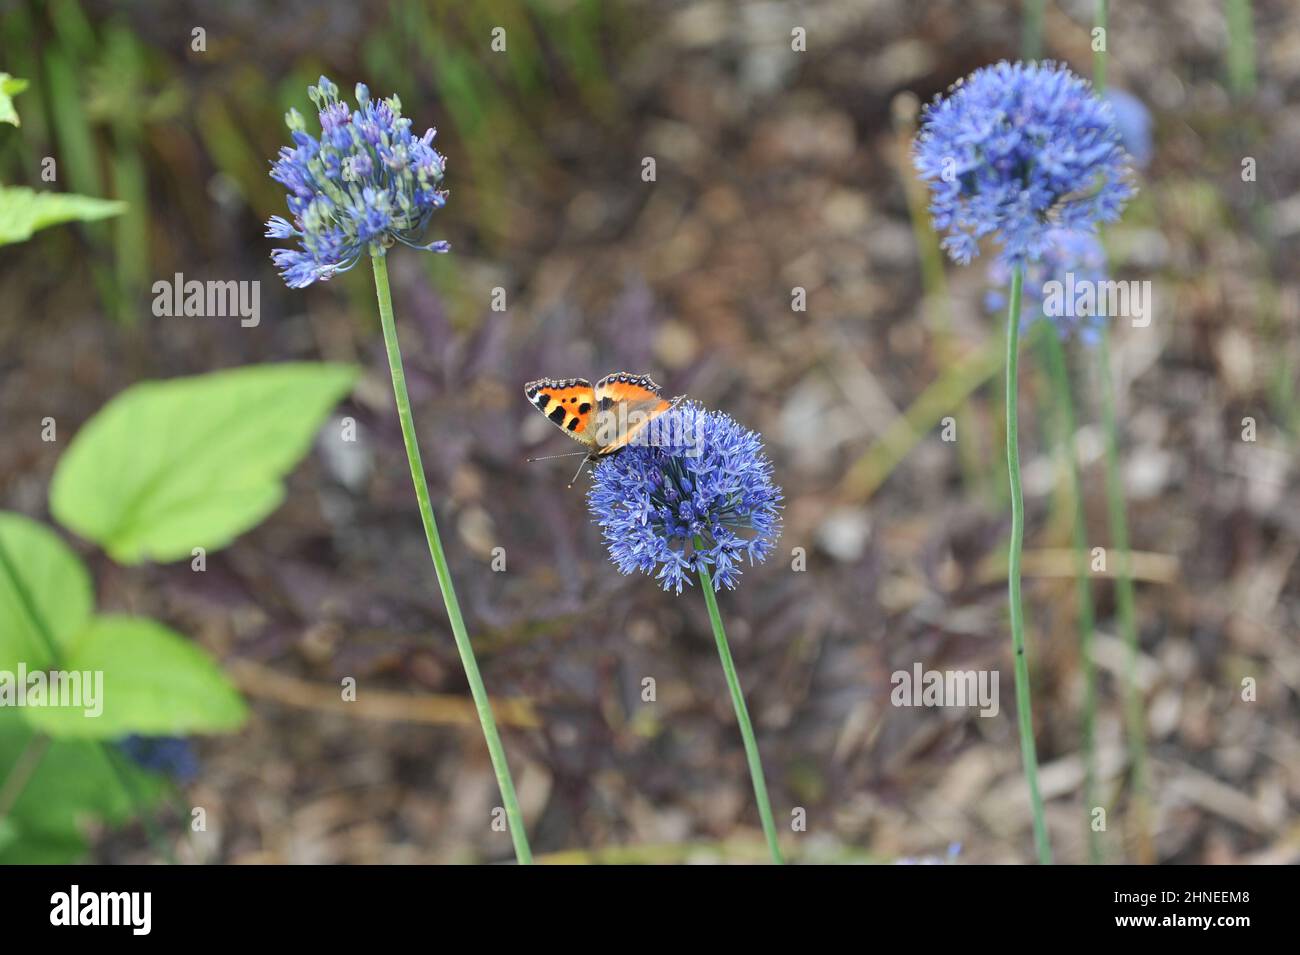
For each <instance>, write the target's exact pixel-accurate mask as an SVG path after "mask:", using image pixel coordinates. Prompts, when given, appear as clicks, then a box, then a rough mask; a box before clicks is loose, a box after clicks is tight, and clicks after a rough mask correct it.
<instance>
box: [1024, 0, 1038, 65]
mask: <svg viewBox="0 0 1300 955" xmlns="http://www.w3.org/2000/svg"><path fill="white" fill-rule="evenodd" d="M1023 7H1024V11H1025V19H1024V22H1023V23H1022V24H1021V28H1020V58H1021V59H1022V60H1037V59H1039V58H1040V57H1041V56H1042V55H1043V0H1024V3H1023Z"/></svg>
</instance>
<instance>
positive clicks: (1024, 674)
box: [1006, 265, 1052, 865]
mask: <svg viewBox="0 0 1300 955" xmlns="http://www.w3.org/2000/svg"><path fill="white" fill-rule="evenodd" d="M1024 280H1025V270H1024V266H1020V265H1018V266H1016V268H1015V271H1014V272H1013V273H1012V275H1011V301H1010V302H1008V303H1007V390H1006V406H1007V473H1008V478H1009V483H1010V486H1011V552H1010V555H1009V557H1008V560H1007V591H1008V595H1009V597H1010V605H1011V648H1012V651H1013V653H1014V657H1015V674H1016V718H1017V722H1018V723H1019V726H1020V755H1021V758H1022V760H1023V761H1024V764H1025V781H1026V782H1027V783H1028V784H1029V805H1030V808H1031V809H1032V811H1033V815H1034V845H1035V846H1036V847H1037V849H1038V861H1039V862H1041V863H1043V864H1044V865H1049V864H1050V863H1051V861H1052V846H1051V844H1050V843H1049V842H1048V839H1047V820H1046V818H1045V817H1044V814H1043V796H1042V794H1041V793H1040V792H1039V790H1038V753H1037V751H1036V750H1035V748H1034V716H1033V712H1032V710H1031V709H1030V700H1029V661H1028V660H1026V659H1025V622H1024V612H1023V610H1022V609H1021V606H1020V552H1021V550H1022V549H1023V547H1024V539H1025V502H1024V497H1023V495H1022V494H1021V490H1020V432H1019V425H1018V424H1017V421H1016V417H1017V416H1016V399H1017V394H1018V391H1019V388H1018V384H1017V381H1018V370H1019V364H1020V291H1021V287H1022V286H1023V285H1024Z"/></svg>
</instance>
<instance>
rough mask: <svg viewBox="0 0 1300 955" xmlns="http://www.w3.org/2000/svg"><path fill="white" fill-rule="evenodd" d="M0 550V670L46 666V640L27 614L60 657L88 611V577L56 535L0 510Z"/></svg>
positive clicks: (90, 604) (90, 591) (90, 598)
mask: <svg viewBox="0 0 1300 955" xmlns="http://www.w3.org/2000/svg"><path fill="white" fill-rule="evenodd" d="M0 546H2V547H3V548H4V554H5V556H6V557H7V558H8V560H7V561H0V670H9V671H14V670H16V669H17V667H18V663H19V662H20V661H21V662H23V663H25V664H26V665H27V668H28V669H29V670H34V669H37V668H39V667H43V666H48V665H49V664H51V663H53V662H54V661H53V660H52V659H51V653H50V647H49V640H47V639H46V638H45V637H43V636H42V633H41V629H40V627H39V625H38V623H37V621H36V620H34V619H33V615H35V616H37V617H39V618H40V620H41V621H42V622H43V623H44V629H45V631H46V632H47V633H48V636H49V639H51V640H53V641H54V643H55V646H56V647H57V648H59V649H60V650H61V651H62V653H64V654H66V653H67V652H68V650H69V648H70V647H71V643H72V640H73V638H75V637H76V636H77V634H78V633H80V632H81V631H82V630H83V629H84V628H85V626H86V624H87V622H88V621H89V620H90V615H91V613H92V612H93V611H94V604H95V594H94V590H93V589H92V587H91V583H90V574H89V573H88V572H87V570H86V567H85V565H84V564H83V563H82V562H81V559H80V558H79V557H77V555H76V554H74V553H73V552H72V549H71V548H70V547H68V545H67V544H65V543H64V542H63V541H62V540H60V539H59V535H58V534H56V533H54V531H52V530H50V529H49V528H48V527H46V526H44V525H43V524H39V523H37V522H36V521H33V520H29V519H28V518H26V517H23V516H22V515H21V514H11V513H8V512H5V511H0ZM11 571H12V572H13V573H15V574H17V576H18V580H17V581H15V580H14V579H13V578H12V577H11V576H10V572H11Z"/></svg>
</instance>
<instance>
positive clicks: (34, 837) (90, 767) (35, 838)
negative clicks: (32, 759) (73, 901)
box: [0, 710, 166, 865]
mask: <svg viewBox="0 0 1300 955" xmlns="http://www.w3.org/2000/svg"><path fill="white" fill-rule="evenodd" d="M33 739H35V734H34V733H33V732H32V730H31V729H30V728H29V727H27V726H26V725H24V723H23V721H22V720H20V719H19V718H18V717H17V715H15V713H14V711H13V710H7V711H0V767H4V768H5V770H8V768H10V767H13V766H15V765H16V764H17V763H18V762H19V760H20V759H22V758H23V755H24V753H27V751H28V746H29V745H31V743H32V741H33ZM44 745H47V746H48V748H47V749H46V750H45V751H44V754H43V755H41V756H40V760H39V762H37V763H36V765H35V768H34V769H33V770H32V772H31V776H30V777H29V778H28V780H27V784H26V785H25V786H24V787H23V790H22V792H21V793H20V794H19V795H18V798H17V799H16V800H15V801H14V804H13V807H12V808H11V810H10V811H9V813H8V814H7V815H6V816H5V817H4V821H5V822H6V823H7V824H8V833H7V835H5V836H4V837H3V838H0V865H12V864H16V863H26V864H29V865H49V864H58V863H68V862H76V861H77V860H79V859H80V858H81V857H82V856H83V855H84V854H85V852H86V840H85V837H84V829H85V826H86V825H87V824H88V823H90V822H91V821H98V822H106V823H110V824H111V823H120V822H124V821H126V820H127V819H128V818H130V817H131V815H132V813H133V811H134V804H133V803H132V801H131V798H130V796H129V795H128V793H127V792H126V790H125V789H123V788H122V783H121V781H120V780H119V779H118V777H117V774H116V773H114V772H113V769H112V767H110V766H109V764H108V762H107V760H106V758H105V754H104V752H103V747H102V744H100V743H98V742H90V741H86V740H51V741H49V742H48V743H47V744H44ZM118 763H119V765H120V767H121V768H122V771H123V772H126V773H128V774H129V775H130V777H131V779H132V780H133V783H134V788H135V790H136V792H138V793H139V794H140V796H141V798H142V799H143V800H144V802H145V804H146V805H149V806H153V805H157V803H158V802H159V801H160V800H161V798H162V796H163V794H164V793H165V791H166V789H165V781H164V779H163V777H161V776H160V775H158V774H156V773H150V772H147V771H145V770H143V769H141V768H139V767H137V766H135V765H134V764H133V763H131V761H130V760H127V759H120V760H118Z"/></svg>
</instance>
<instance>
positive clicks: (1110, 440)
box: [1097, 325, 1154, 862]
mask: <svg viewBox="0 0 1300 955" xmlns="http://www.w3.org/2000/svg"><path fill="white" fill-rule="evenodd" d="M1101 334H1102V337H1101V346H1100V347H1099V348H1098V349H1097V352H1098V356H1099V364H1100V366H1101V379H1102V381H1101V406H1102V415H1103V417H1104V420H1105V425H1106V510H1107V513H1108V516H1109V521H1110V536H1111V542H1112V544H1113V549H1114V550H1115V606H1116V610H1117V611H1118V614H1119V625H1120V630H1121V632H1122V634H1123V637H1124V646H1125V648H1126V649H1127V651H1128V652H1127V653H1126V655H1125V664H1124V725H1125V727H1126V729H1127V734H1128V748H1129V764H1130V767H1131V772H1132V779H1133V806H1134V816H1135V822H1136V830H1137V837H1138V846H1139V850H1140V851H1139V855H1140V857H1141V859H1140V861H1143V862H1150V861H1153V856H1154V851H1153V849H1152V847H1151V845H1150V827H1149V825H1148V823H1147V766H1146V718H1145V716H1144V715H1143V712H1142V699H1141V696H1140V695H1139V693H1138V686H1137V661H1138V638H1137V613H1136V610H1135V603H1136V601H1135V597H1134V590H1133V570H1132V567H1131V566H1130V564H1131V562H1130V558H1129V542H1128V516H1127V514H1126V511H1125V507H1124V482H1123V480H1122V478H1121V476H1120V469H1119V423H1118V420H1117V419H1118V416H1117V414H1116V411H1115V381H1114V375H1113V374H1112V372H1111V361H1110V333H1109V331H1108V330H1107V329H1106V327H1105V325H1103V326H1102V333H1101Z"/></svg>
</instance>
